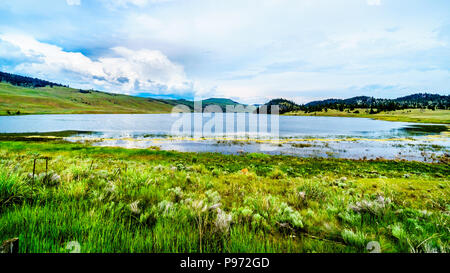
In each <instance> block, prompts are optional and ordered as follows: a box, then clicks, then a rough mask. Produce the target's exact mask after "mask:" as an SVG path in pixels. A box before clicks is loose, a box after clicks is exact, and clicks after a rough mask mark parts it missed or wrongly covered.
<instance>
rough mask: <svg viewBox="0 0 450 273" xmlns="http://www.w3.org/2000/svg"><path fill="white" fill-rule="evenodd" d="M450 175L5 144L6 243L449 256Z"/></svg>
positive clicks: (41, 248)
mask: <svg viewBox="0 0 450 273" xmlns="http://www.w3.org/2000/svg"><path fill="white" fill-rule="evenodd" d="M47 156H48V157H51V161H50V162H49V174H47V176H43V175H42V173H43V172H45V166H43V164H42V163H40V164H38V165H37V166H36V178H35V179H30V177H29V174H30V172H31V171H32V168H33V166H32V165H33V159H34V158H36V157H47ZM449 170H450V169H449V165H448V164H445V163H439V164H437V163H435V164H431V163H419V162H406V161H386V160H373V161H354V160H339V159H302V158H295V157H288V156H268V155H263V154H246V155H241V156H235V155H222V154H214V153H205V154H201V153H196V154H195V153H177V152H167V151H155V150H151V149H147V150H139V149H136V150H133V149H121V148H103V147H92V146H88V145H81V144H68V143H64V144H63V143H43V142H42V143H36V142H27V143H25V142H0V240H6V239H9V238H13V237H18V238H19V239H20V252H32V253H33V252H67V251H68V250H66V248H65V247H66V244H67V243H68V242H70V241H78V242H79V243H80V245H81V251H82V252H107V253H109V252H233V253H236V252H365V251H367V250H366V248H365V247H366V245H367V243H368V242H370V241H378V242H379V243H380V244H381V248H382V251H383V252H448V251H449V247H450V246H449V241H450V240H449V239H450V231H449V217H450V216H449V214H450V213H449V211H450V206H449V205H448V204H449V196H450V180H449V176H448V175H449V173H450V172H449ZM406 174H407V175H406ZM50 175H51V176H50ZM54 175H56V176H59V179H55V180H53V181H52V180H51V179H49V177H53V176H54ZM50 182H51V183H50ZM32 183H33V184H32Z"/></svg>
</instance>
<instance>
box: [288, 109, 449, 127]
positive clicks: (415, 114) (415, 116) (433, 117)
mask: <svg viewBox="0 0 450 273" xmlns="http://www.w3.org/2000/svg"><path fill="white" fill-rule="evenodd" d="M355 112H356V113H355ZM285 115H290V116H324V117H355V118H372V119H379V120H387V121H403V122H420V123H437V124H450V110H434V111H433V110H429V109H406V110H396V111H389V112H381V113H377V114H369V111H368V109H355V110H353V111H349V112H347V111H342V112H341V111H338V110H334V109H329V110H328V111H322V112H313V113H305V112H303V111H296V112H289V113H286V114H285Z"/></svg>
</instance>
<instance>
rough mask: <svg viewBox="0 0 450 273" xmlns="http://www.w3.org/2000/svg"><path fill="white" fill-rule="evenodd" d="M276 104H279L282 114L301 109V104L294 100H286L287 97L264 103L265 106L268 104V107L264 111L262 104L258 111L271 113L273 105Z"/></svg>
mask: <svg viewBox="0 0 450 273" xmlns="http://www.w3.org/2000/svg"><path fill="white" fill-rule="evenodd" d="M274 105H278V107H279V113H280V114H284V113H287V112H292V111H298V110H300V106H299V105H297V104H296V103H295V102H293V101H290V100H286V99H274V100H271V101H269V102H268V103H266V104H264V106H267V108H266V109H265V110H264V111H263V110H262V108H261V106H260V107H259V108H258V111H257V112H258V113H267V114H271V109H272V106H274Z"/></svg>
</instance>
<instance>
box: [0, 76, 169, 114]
mask: <svg viewBox="0 0 450 273" xmlns="http://www.w3.org/2000/svg"><path fill="white" fill-rule="evenodd" d="M86 92H87V93H86ZM171 110H172V105H169V104H167V103H164V102H162V101H159V100H155V99H149V98H140V97H133V96H126V95H119V94H110V93H104V92H98V91H83V92H80V90H78V89H72V88H67V87H53V88H51V87H48V86H47V87H43V88H27V87H20V86H14V85H11V84H9V83H3V82H0V115H7V114H8V113H7V112H8V111H9V112H10V113H13V114H16V113H18V112H19V113H20V114H108V113H115V114H148V113H170V112H171Z"/></svg>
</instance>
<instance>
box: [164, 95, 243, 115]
mask: <svg viewBox="0 0 450 273" xmlns="http://www.w3.org/2000/svg"><path fill="white" fill-rule="evenodd" d="M161 101H163V102H165V103H168V104H170V105H173V106H175V105H179V104H182V105H186V106H187V107H189V109H191V111H193V110H194V104H195V103H194V101H190V100H185V99H179V100H168V99H164V100H161ZM210 105H217V106H219V107H220V108H221V109H222V111H224V112H225V111H226V106H227V105H232V106H236V105H243V104H240V103H238V102H235V101H233V100H230V99H225V98H210V99H205V100H202V108H203V109H205V108H206V107H207V106H210Z"/></svg>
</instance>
